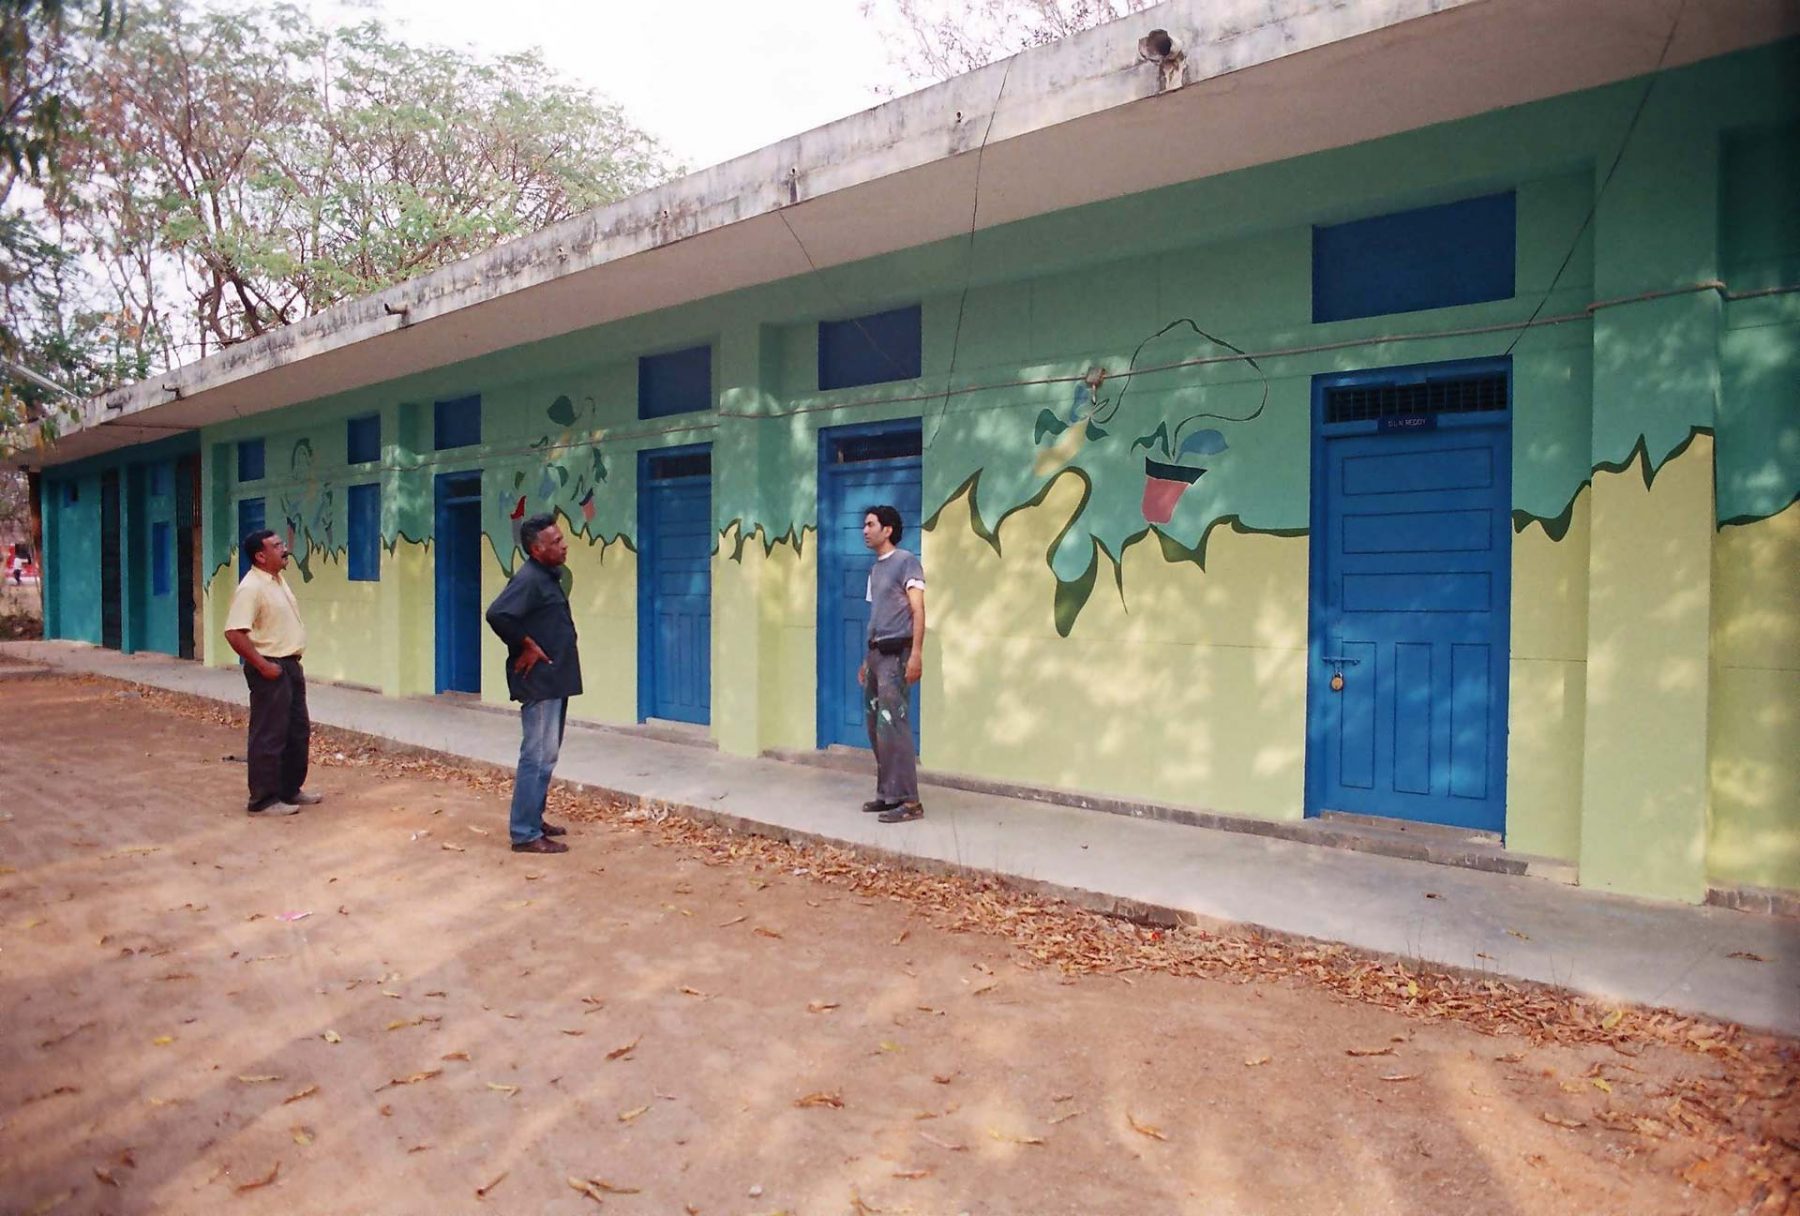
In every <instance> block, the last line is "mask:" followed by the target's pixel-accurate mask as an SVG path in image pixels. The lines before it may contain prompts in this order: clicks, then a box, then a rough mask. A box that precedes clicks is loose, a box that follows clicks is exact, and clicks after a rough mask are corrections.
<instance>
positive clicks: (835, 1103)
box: [794, 1090, 844, 1110]
mask: <svg viewBox="0 0 1800 1216" xmlns="http://www.w3.org/2000/svg"><path fill="white" fill-rule="evenodd" d="M794 1105H795V1106H800V1107H806V1106H829V1107H831V1108H832V1109H833V1110H842V1109H843V1106H844V1095H842V1094H840V1093H832V1092H826V1091H823V1090H821V1091H820V1092H818V1093H816V1094H807V1095H806V1096H805V1097H804V1098H798V1099H796V1100H795V1101H794Z"/></svg>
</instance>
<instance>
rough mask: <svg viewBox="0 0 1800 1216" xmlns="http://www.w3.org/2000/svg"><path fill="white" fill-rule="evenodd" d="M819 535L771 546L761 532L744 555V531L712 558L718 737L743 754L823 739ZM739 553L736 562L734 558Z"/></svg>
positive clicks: (731, 534) (730, 535)
mask: <svg viewBox="0 0 1800 1216" xmlns="http://www.w3.org/2000/svg"><path fill="white" fill-rule="evenodd" d="M816 539H817V532H816V531H815V530H813V529H810V528H809V529H807V530H806V531H804V532H803V533H801V535H800V539H799V541H798V544H796V543H795V542H794V541H793V540H791V539H790V540H780V541H777V542H775V544H774V545H773V546H768V547H765V545H764V538H763V533H762V531H761V530H760V529H759V530H757V531H756V532H754V533H753V534H752V535H751V536H750V537H749V538H747V539H746V540H744V542H743V548H742V552H741V553H739V552H738V545H739V533H738V525H737V524H735V523H733V524H732V525H731V526H730V527H728V528H727V529H726V530H725V532H724V535H723V536H721V537H720V540H719V547H718V550H717V551H716V552H715V553H714V554H713V565H712V575H713V663H712V681H713V709H712V731H713V735H714V737H716V738H717V739H718V740H719V746H720V747H721V748H723V749H725V750H726V751H729V752H733V753H736V754H739V755H757V754H760V753H761V752H763V751H765V750H768V749H770V748H787V749H793V748H810V747H813V746H814V745H815V744H816V743H817V740H818V717H817V711H816V704H817V702H816V700H815V690H816V687H817V679H818V650H817V645H818V641H817V639H818V627H817V623H816V615H817V611H818V585H819V562H818V554H817V545H816V544H815V541H816ZM734 555H735V556H734Z"/></svg>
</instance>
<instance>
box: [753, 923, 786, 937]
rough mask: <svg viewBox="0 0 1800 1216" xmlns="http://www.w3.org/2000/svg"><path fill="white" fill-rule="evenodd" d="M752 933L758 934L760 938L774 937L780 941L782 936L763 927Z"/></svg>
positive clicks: (755, 929) (758, 927)
mask: <svg viewBox="0 0 1800 1216" xmlns="http://www.w3.org/2000/svg"><path fill="white" fill-rule="evenodd" d="M750 932H752V933H754V934H756V936H758V937H772V938H775V939H776V940H780V938H781V934H779V933H777V932H776V931H775V930H773V929H765V928H763V927H762V926H761V925H758V926H756V928H754V929H752V930H750Z"/></svg>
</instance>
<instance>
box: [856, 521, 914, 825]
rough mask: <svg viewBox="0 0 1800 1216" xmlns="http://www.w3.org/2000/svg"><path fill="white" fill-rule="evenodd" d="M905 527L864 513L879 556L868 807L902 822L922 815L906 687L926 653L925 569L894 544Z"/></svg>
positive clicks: (868, 674) (872, 611)
mask: <svg viewBox="0 0 1800 1216" xmlns="http://www.w3.org/2000/svg"><path fill="white" fill-rule="evenodd" d="M904 528H905V525H904V524H903V523H902V522H901V520H900V512H899V511H897V510H895V509H894V508H893V507H890V506H886V505H883V506H879V507H870V508H869V509H868V511H867V512H866V513H865V514H864V515H863V526H862V534H863V544H865V545H867V546H868V547H869V548H870V550H872V551H873V552H874V554H875V563H874V565H872V566H870V567H869V590H868V600H869V653H868V656H867V657H866V658H864V660H863V664H862V667H861V668H859V669H858V670H857V673H856V680H857V683H859V684H861V685H862V690H863V705H864V707H865V712H866V714H867V717H868V722H869V746H870V747H872V748H874V749H875V773H876V776H875V798H874V800H873V801H871V802H865V803H863V810H865V811H868V812H870V813H871V814H879V815H880V816H881V822H883V823H905V822H906V821H907V820H909V819H918V818H920V817H922V816H923V815H924V814H925V808H924V807H922V806H920V805H919V759H918V755H917V753H916V752H915V751H914V750H913V733H912V722H911V721H910V720H909V716H908V712H907V706H908V705H909V703H910V698H909V696H908V690H909V688H910V687H911V686H912V685H914V684H917V683H918V682H919V677H920V675H921V674H922V672H923V662H922V659H921V656H922V655H923V654H924V652H925V567H924V566H922V565H920V564H919V559H918V558H917V557H915V556H914V555H913V554H911V553H908V552H907V551H906V550H905V549H900V548H896V546H897V545H898V544H899V542H900V535H901V532H902V531H903V530H904Z"/></svg>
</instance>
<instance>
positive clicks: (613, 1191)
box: [588, 1178, 639, 1195]
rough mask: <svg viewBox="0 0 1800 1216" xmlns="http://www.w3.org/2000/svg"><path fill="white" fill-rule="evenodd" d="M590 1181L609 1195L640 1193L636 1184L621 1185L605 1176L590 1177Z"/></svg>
mask: <svg viewBox="0 0 1800 1216" xmlns="http://www.w3.org/2000/svg"><path fill="white" fill-rule="evenodd" d="M588 1181H589V1182H591V1183H593V1185H594V1186H596V1187H598V1188H599V1189H600V1190H602V1191H604V1192H605V1193H606V1194H608V1195H636V1194H638V1193H639V1192H638V1188H636V1187H635V1186H619V1185H618V1184H616V1183H612V1182H608V1181H607V1180H606V1179H604V1178H589V1179H588Z"/></svg>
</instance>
